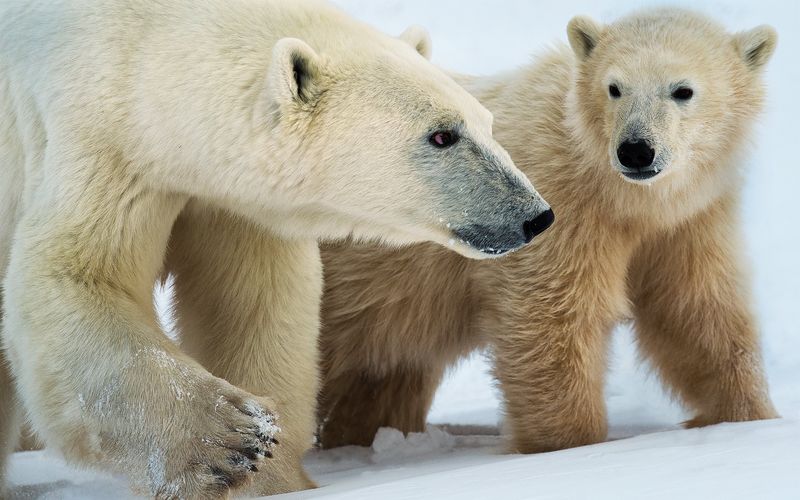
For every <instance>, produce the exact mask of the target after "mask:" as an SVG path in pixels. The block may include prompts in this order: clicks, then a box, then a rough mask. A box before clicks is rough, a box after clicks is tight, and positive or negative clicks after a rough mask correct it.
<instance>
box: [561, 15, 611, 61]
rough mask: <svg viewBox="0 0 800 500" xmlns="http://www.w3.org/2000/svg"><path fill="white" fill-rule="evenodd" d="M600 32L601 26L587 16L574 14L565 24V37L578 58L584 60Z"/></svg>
mask: <svg viewBox="0 0 800 500" xmlns="http://www.w3.org/2000/svg"><path fill="white" fill-rule="evenodd" d="M602 32H603V26H602V25H601V24H598V23H596V22H595V21H594V20H592V19H591V18H589V17H586V16H576V17H573V18H572V20H570V22H569V24H568V25H567V38H569V44H570V46H571V47H572V50H573V52H575V55H576V56H577V57H578V59H579V60H581V61H583V60H586V59H587V58H588V57H589V55H591V53H592V51H593V50H594V48H595V46H596V45H597V41H598V40H599V39H600V34H601V33H602Z"/></svg>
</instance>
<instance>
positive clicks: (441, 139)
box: [428, 130, 458, 148]
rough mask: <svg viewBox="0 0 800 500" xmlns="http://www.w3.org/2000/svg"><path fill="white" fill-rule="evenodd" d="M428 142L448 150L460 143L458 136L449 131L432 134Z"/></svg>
mask: <svg viewBox="0 0 800 500" xmlns="http://www.w3.org/2000/svg"><path fill="white" fill-rule="evenodd" d="M428 140H429V141H430V143H431V144H433V145H434V146H436V147H437V148H448V147H450V146H452V145H453V144H455V143H456V142H458V134H456V133H455V132H452V131H449V130H440V131H438V132H434V133H433V134H431V136H430V138H429V139H428Z"/></svg>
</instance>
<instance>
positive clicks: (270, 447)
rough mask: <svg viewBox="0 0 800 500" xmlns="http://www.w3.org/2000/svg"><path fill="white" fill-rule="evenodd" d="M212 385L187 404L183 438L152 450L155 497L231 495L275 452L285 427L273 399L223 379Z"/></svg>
mask: <svg viewBox="0 0 800 500" xmlns="http://www.w3.org/2000/svg"><path fill="white" fill-rule="evenodd" d="M213 385H214V386H215V387H213V388H209V387H206V388H204V390H202V391H200V393H201V394H205V395H207V396H206V397H202V398H197V399H193V400H192V401H191V404H189V405H188V406H190V407H191V408H188V410H189V411H188V412H187V414H186V415H185V416H186V417H187V418H186V419H185V420H184V422H183V424H184V425H185V426H186V427H185V428H184V430H183V431H182V432H181V434H183V435H184V439H182V440H180V441H178V442H177V443H173V446H172V447H170V448H165V451H161V449H158V450H156V451H154V452H152V453H151V454H150V457H149V460H148V483H149V489H150V491H151V493H152V494H153V495H154V496H155V497H156V498H159V499H171V498H226V497H227V495H228V494H229V493H230V492H231V491H232V490H236V489H239V488H242V487H244V486H247V485H248V484H250V482H251V481H252V479H253V476H254V474H255V473H256V472H258V470H259V467H260V465H261V464H262V462H264V461H265V460H267V459H270V458H272V457H273V453H274V451H275V450H274V448H275V446H276V445H277V444H278V441H277V439H276V435H277V434H278V433H279V432H280V428H279V427H278V425H277V423H276V420H277V417H276V415H275V412H274V410H273V404H272V402H271V401H270V400H268V399H266V398H256V397H254V396H252V395H249V394H247V393H245V392H244V391H240V390H239V389H236V388H235V387H233V386H230V385H229V384H224V383H222V381H216V380H215V381H214V384H213ZM173 423H174V424H178V422H177V421H173Z"/></svg>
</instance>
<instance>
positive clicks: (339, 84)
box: [258, 28, 553, 258]
mask: <svg viewBox="0 0 800 500" xmlns="http://www.w3.org/2000/svg"><path fill="white" fill-rule="evenodd" d="M337 37H338V38H337V39H336V41H335V43H331V41H330V40H327V41H326V43H324V44H323V43H317V44H316V45H317V46H319V47H323V49H320V50H316V49H315V48H312V47H311V46H310V44H309V43H307V42H306V41H301V40H299V39H293V38H286V39H282V40H280V41H279V42H278V43H277V44H276V46H275V47H274V51H273V54H272V60H271V62H270V69H269V78H268V83H267V88H266V91H265V92H264V94H263V95H262V97H261V99H262V102H261V103H260V106H261V109H263V110H264V111H265V112H264V114H263V115H262V116H260V117H259V118H258V119H259V120H261V121H262V122H263V123H264V124H265V127H267V128H268V129H269V131H270V133H271V134H273V135H274V136H276V137H279V138H280V142H279V144H278V146H277V149H278V150H279V151H278V153H277V155H276V157H277V158H280V163H281V164H282V165H284V166H285V168H286V171H288V172H292V174H291V177H290V178H289V179H287V181H286V182H285V183H284V185H283V186H282V188H283V189H282V190H283V191H284V192H287V193H289V196H287V197H286V198H285V199H284V203H286V204H287V217H286V218H284V219H283V221H282V222H283V227H282V228H281V229H282V230H284V231H288V232H294V233H299V234H305V235H313V236H315V237H322V238H338V237H344V236H348V235H350V236H354V237H356V238H362V239H363V238H367V239H379V240H382V241H384V242H388V243H395V244H404V243H412V242H418V241H434V242H438V243H440V244H443V245H446V246H449V247H452V248H453V249H454V250H456V251H457V252H459V253H461V254H463V255H466V256H470V257H475V258H480V257H487V256H495V255H501V254H503V253H506V252H508V251H512V250H515V249H517V248H520V247H521V246H523V245H525V244H526V243H528V242H530V241H531V239H532V238H533V237H534V236H535V235H536V234H538V233H539V232H541V231H543V230H544V229H546V228H547V227H548V226H549V225H550V223H551V222H552V220H553V213H552V211H551V210H550V207H549V206H548V205H547V203H546V202H545V201H544V200H543V199H542V198H541V197H540V196H539V195H538V194H537V192H536V191H535V190H534V188H533V186H532V185H531V183H530V181H529V180H528V179H527V178H526V177H525V176H524V175H523V174H522V173H521V172H520V171H519V170H518V169H517V168H516V167H515V166H514V163H513V162H512V161H511V158H510V157H509V156H508V154H507V153H506V151H505V150H504V149H503V148H502V147H501V146H500V145H499V144H498V143H497V142H496V141H495V140H494V139H493V138H492V116H491V114H490V113H489V112H488V111H487V110H486V109H485V108H483V107H482V106H481V105H480V104H479V103H478V102H477V101H476V100H475V99H474V98H473V97H472V96H471V95H470V94H468V93H467V92H466V91H465V90H464V89H462V88H461V87H460V86H458V85H457V84H456V83H455V82H454V81H453V80H452V79H451V78H450V77H448V76H447V75H446V74H445V73H444V72H442V71H441V70H439V69H437V68H436V67H435V66H434V65H433V64H431V63H430V62H429V61H428V60H427V56H428V55H429V53H430V41H429V39H428V36H427V34H426V33H425V32H424V31H423V30H421V29H419V28H411V29H409V30H408V31H406V32H405V33H404V34H403V35H402V36H401V37H400V38H399V39H398V38H393V37H389V36H384V35H381V34H379V33H377V32H372V33H370V36H369V37H368V38H367V39H366V40H365V39H364V38H363V32H361V34H360V35H359V37H353V38H348V36H346V35H345V34H342V33H339V34H338V35H337ZM276 132H277V133H276ZM273 149H275V148H273Z"/></svg>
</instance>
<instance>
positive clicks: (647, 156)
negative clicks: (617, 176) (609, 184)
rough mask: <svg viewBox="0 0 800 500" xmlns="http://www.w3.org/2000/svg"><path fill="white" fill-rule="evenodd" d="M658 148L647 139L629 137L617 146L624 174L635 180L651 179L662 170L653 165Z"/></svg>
mask: <svg viewBox="0 0 800 500" xmlns="http://www.w3.org/2000/svg"><path fill="white" fill-rule="evenodd" d="M655 157H656V150H655V149H654V148H653V147H652V146H651V145H650V142H649V141H647V140H645V139H627V140H625V141H624V142H623V143H622V144H620V145H619V147H618V148H617V160H618V161H619V163H620V165H622V167H623V168H622V169H620V170H621V172H622V175H624V176H625V177H627V178H629V179H633V180H637V181H640V180H646V179H651V178H653V177H655V176H656V175H658V174H659V172H660V170H659V169H658V168H656V167H655V166H654V165H653V160H655Z"/></svg>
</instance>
